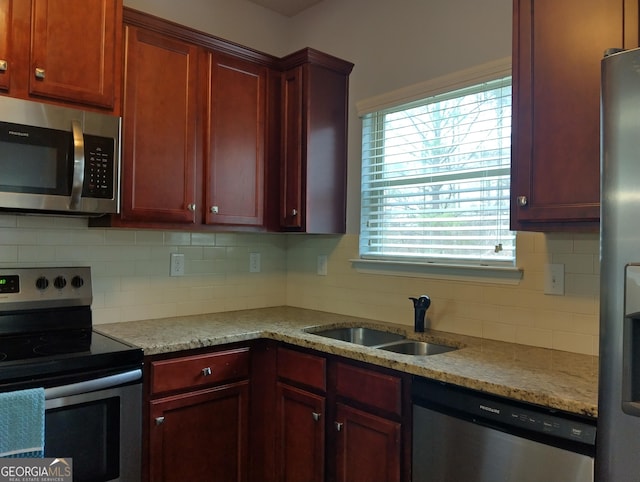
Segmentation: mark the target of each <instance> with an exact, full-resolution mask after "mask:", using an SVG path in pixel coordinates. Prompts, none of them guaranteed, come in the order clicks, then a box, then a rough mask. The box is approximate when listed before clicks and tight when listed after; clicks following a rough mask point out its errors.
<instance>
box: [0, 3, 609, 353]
mask: <svg viewBox="0 0 640 482" xmlns="http://www.w3.org/2000/svg"><path fill="white" fill-rule="evenodd" d="M125 5H127V6H130V7H133V8H137V9H139V10H142V11H146V12H149V13H152V14H154V15H158V16H161V17H166V18H172V19H173V20H175V21H177V22H179V23H183V24H185V25H189V26H191V27H194V28H197V29H200V30H203V31H207V32H209V33H212V34H214V35H218V36H220V37H223V38H226V39H228V40H232V41H235V42H238V43H241V44H244V45H247V46H250V47H253V48H256V49H258V50H262V51H264V52H267V53H271V54H274V55H285V54H286V53H289V52H292V51H295V50H297V49H299V48H301V47H304V46H311V47H314V48H317V49H320V50H324V51H326V52H329V53H332V54H334V55H337V56H339V57H343V58H345V59H347V60H350V61H352V62H354V63H355V64H356V67H355V69H354V71H353V74H352V76H351V91H350V96H351V102H350V106H349V112H350V116H349V119H350V122H349V129H350V137H349V180H348V182H349V196H348V229H349V233H350V234H349V235H346V236H305V235H250V234H195V233H194V234H190V233H186V232H163V231H132V230H109V229H96V228H91V229H88V228H87V223H86V220H83V219H70V218H55V217H38V216H16V215H7V214H4V215H0V266H3V267H6V266H16V265H17V266H39V265H61V264H72V265H90V266H91V267H92V271H93V275H94V281H95V285H94V304H93V309H94V317H95V322H96V323H106V322H113V321H129V320H136V319H145V318H155V317H164V316H174V315H181V314H191V313H204V312H215V311H228V310H234V309H242V308H253V307H261V306H276V305H281V304H289V305H292V306H301V307H306V308H313V309H321V310H328V311H335V312H337V313H343V314H349V315H356V316H363V317H368V318H372V319H379V320H388V321H394V322H399V323H404V324H407V325H411V323H412V319H411V318H412V310H411V306H410V302H409V301H408V300H407V299H406V298H407V297H408V296H412V295H417V294H422V293H427V294H429V295H431V297H432V299H433V306H432V309H431V310H430V314H429V317H430V321H431V324H432V327H433V328H437V329H443V330H449V331H453V332H457V333H463V334H470V335H476V336H483V337H487V338H495V339H500V340H508V341H515V342H518V343H524V344H529V345H535V346H544V347H553V348H558V349H562V350H568V351H575V352H580V353H591V354H597V340H598V309H599V308H598V236H597V235H595V234H592V235H575V236H571V235H547V236H545V235H542V234H523V233H520V234H519V235H518V260H517V261H518V262H517V264H518V266H520V267H522V268H523V269H524V278H523V280H522V282H521V283H520V284H519V285H517V286H503V285H492V284H484V283H483V284H477V283H468V282H453V281H444V280H429V279H423V278H407V277H400V276H376V275H369V274H362V273H358V272H356V271H355V270H354V269H353V268H352V267H351V263H350V262H349V259H352V258H356V257H357V254H358V249H357V244H358V243H357V232H358V223H359V179H360V129H361V126H360V121H359V119H358V118H357V116H356V114H355V102H356V101H358V100H362V99H364V98H367V97H370V96H374V95H378V94H382V93H385V92H388V91H389V90H393V89H397V88H401V87H404V86H407V85H411V84H413V83H416V82H421V81H424V80H428V79H430V78H433V77H436V76H440V75H443V74H447V73H450V72H454V71H457V70H461V69H464V68H467V67H470V66H474V65H477V64H479V63H483V62H487V61H490V60H495V59H499V58H503V57H505V56H508V55H510V49H511V47H510V42H511V38H510V35H511V0H448V1H446V2H444V1H441V2H433V1H430V2H424V1H422V0H403V1H402V2H388V1H387V0H324V1H323V2H321V3H319V4H317V5H316V6H314V7H312V8H310V9H308V10H307V11H305V12H303V13H302V14H300V15H298V16H296V17H293V18H291V19H289V18H285V17H282V16H280V15H277V14H275V13H273V12H270V11H268V10H266V9H264V8H262V7H259V6H257V5H254V4H252V3H250V2H247V1H245V0H188V1H183V2H174V1H172V0H125ZM254 251H259V252H260V253H261V255H262V272H261V273H259V274H253V273H249V272H248V263H249V261H248V259H249V253H250V252H254ZM171 252H184V253H185V255H186V259H187V263H186V267H187V269H186V276H184V277H181V278H171V277H169V276H168V271H169V253H171ZM318 254H327V255H328V256H329V267H328V268H329V269H328V275H327V276H318V275H317V274H316V260H317V255H318ZM547 262H554V263H563V264H565V266H566V270H567V276H566V294H565V295H564V296H549V295H544V294H543V292H542V286H543V266H544V264H545V263H547Z"/></svg>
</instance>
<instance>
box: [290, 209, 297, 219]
mask: <svg viewBox="0 0 640 482" xmlns="http://www.w3.org/2000/svg"><path fill="white" fill-rule="evenodd" d="M297 215H298V210H297V209H296V208H293V209H292V210H291V216H292V217H295V216H297Z"/></svg>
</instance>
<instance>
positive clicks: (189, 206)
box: [187, 203, 196, 212]
mask: <svg viewBox="0 0 640 482" xmlns="http://www.w3.org/2000/svg"><path fill="white" fill-rule="evenodd" d="M187 209H188V210H189V211H191V212H194V211H195V210H196V205H195V204H194V203H190V204H189V205H188V206H187Z"/></svg>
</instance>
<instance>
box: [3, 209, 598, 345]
mask: <svg viewBox="0 0 640 482" xmlns="http://www.w3.org/2000/svg"><path fill="white" fill-rule="evenodd" d="M598 249H599V242H598V235H597V234H576V235H567V234H547V235H545V234H538V233H518V240H517V250H518V254H517V256H518V260H517V265H518V266H519V267H520V268H522V269H523V270H524V276H523V279H522V280H521V282H520V283H519V284H517V285H496V284H490V283H477V282H473V283H472V282H464V281H452V280H434V279H427V278H410V277H405V276H389V275H384V276H382V275H374V274H365V273H359V272H357V271H356V270H355V269H353V268H352V265H351V263H350V261H349V260H350V259H353V258H357V256H358V236H357V235H345V236H330V235H300V234H293V235H287V234H245V233H188V232H180V231H144V230H126V229H102V228H88V227H87V220H86V219H83V218H72V217H64V218H62V217H45V216H22V215H13V214H0V265H1V266H5V267H10V266H59V265H88V266H91V268H92V275H93V293H94V301H93V313H94V323H96V324H100V323H110V322H117V321H131V320H141V319H148V318H161V317H169V316H178V315H189V314H199V313H207V312H221V311H233V310H238V309H248V308H260V307H267V306H279V305H285V304H287V305H291V306H298V307H303V308H309V309H317V310H322V311H330V312H334V313H339V314H345V315H353V316H358V317H364V318H371V319H374V320H382V321H391V322H395V323H401V324H406V325H412V323H413V308H412V304H411V302H410V301H409V300H408V299H407V297H408V296H415V295H420V294H423V293H426V294H429V296H430V297H431V298H432V306H431V308H430V309H429V312H428V318H429V322H430V324H431V327H432V328H434V329H438V330H443V331H450V332H453V333H459V334H465V335H473V336H479V337H484V338H491V339H497V340H502V341H509V342H516V343H522V344H528V345H534V346H540V347H546V348H556V349H560V350H566V351H572V352H578V353H586V354H592V355H597V353H598V319H599V252H598ZM252 252H259V253H260V255H261V263H260V264H261V271H260V273H250V272H249V254H250V253H252ZM171 253H183V254H184V255H185V268H186V269H185V276H183V277H170V276H169V257H170V254H171ZM318 255H326V256H327V257H328V263H327V275H326V276H321V275H318V274H317V257H318ZM547 263H561V264H564V265H565V294H564V295H563V296H553V295H545V294H544V292H543V285H544V267H545V264H547Z"/></svg>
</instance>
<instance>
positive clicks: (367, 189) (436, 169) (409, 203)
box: [360, 73, 515, 266]
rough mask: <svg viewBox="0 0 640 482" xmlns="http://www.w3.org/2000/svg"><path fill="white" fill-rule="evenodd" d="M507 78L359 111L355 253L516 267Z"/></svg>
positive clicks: (362, 255)
mask: <svg viewBox="0 0 640 482" xmlns="http://www.w3.org/2000/svg"><path fill="white" fill-rule="evenodd" d="M510 167H511V77H510V76H508V75H504V73H502V75H501V76H500V77H499V78H495V76H494V78H491V79H483V80H482V81H481V82H475V83H472V84H471V85H465V86H464V87H458V88H456V89H453V90H451V89H449V90H440V92H438V93H436V94H433V95H430V96H428V97H426V98H422V99H419V100H413V101H411V102H409V103H404V104H402V105H398V106H392V107H386V108H383V109H381V110H376V111H373V112H369V113H366V114H365V115H364V116H363V135H362V211H361V231H360V233H361V234H360V256H361V258H364V259H381V260H391V261H409V262H431V263H444V264H463V265H489V266H501V265H506V266H513V264H514V262H515V233H513V232H511V231H510V230H509V202H510V201H509V199H510V195H509V187H510V186H509V184H510Z"/></svg>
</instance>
